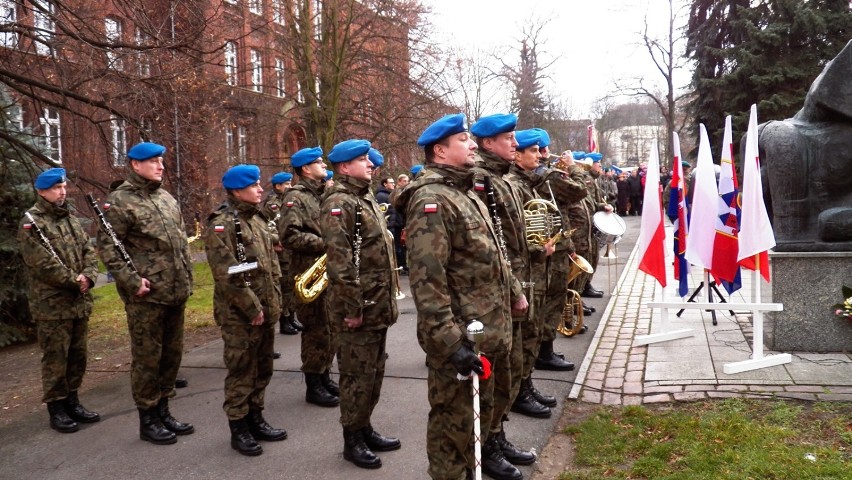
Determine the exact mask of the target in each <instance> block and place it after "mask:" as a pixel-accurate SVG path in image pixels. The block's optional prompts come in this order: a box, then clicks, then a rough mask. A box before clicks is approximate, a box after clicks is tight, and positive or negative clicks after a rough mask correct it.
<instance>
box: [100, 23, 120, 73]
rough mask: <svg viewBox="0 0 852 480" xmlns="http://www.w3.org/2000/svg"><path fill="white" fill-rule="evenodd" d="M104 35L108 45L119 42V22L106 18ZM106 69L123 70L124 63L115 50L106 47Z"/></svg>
mask: <svg viewBox="0 0 852 480" xmlns="http://www.w3.org/2000/svg"><path fill="white" fill-rule="evenodd" d="M104 33H105V34H106V39H107V42H108V43H111V44H115V43H119V42H121V35H122V26H121V21H120V20H118V19H117V18H112V17H106V18H105V19H104ZM106 56H107V68H112V69H114V70H123V69H124V62H123V61H122V59H121V57H120V53H119V51H118V49H117V48H114V47H106Z"/></svg>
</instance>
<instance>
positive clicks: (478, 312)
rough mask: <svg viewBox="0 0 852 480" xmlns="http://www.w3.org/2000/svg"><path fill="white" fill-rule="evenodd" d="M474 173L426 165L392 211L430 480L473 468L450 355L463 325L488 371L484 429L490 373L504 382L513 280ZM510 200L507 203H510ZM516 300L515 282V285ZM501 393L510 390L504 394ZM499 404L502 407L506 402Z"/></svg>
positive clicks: (465, 397)
mask: <svg viewBox="0 0 852 480" xmlns="http://www.w3.org/2000/svg"><path fill="white" fill-rule="evenodd" d="M473 177H474V175H473V173H472V172H470V171H467V170H462V169H458V168H453V167H449V166H443V165H430V166H429V168H428V169H424V170H422V171H421V173H420V175H419V176H418V177H417V178H416V179H415V180H414V181H412V182H411V184H409V186H408V187H406V189H405V190H403V191H402V192H401V193H400V195H399V197H398V198H397V202H396V205H395V206H396V207H397V208H399V210H400V211H402V212H405V218H406V221H407V223H406V226H405V228H406V231H407V232H408V236H407V245H408V258H409V269H410V270H409V272H410V273H409V274H410V279H411V292H412V294H413V295H414V302H415V304H416V305H417V339H418V341H419V343H420V347H421V348H422V349H423V351H424V352H426V364H427V365H428V367H429V377H428V386H429V404H430V405H431V410H430V412H429V423H428V428H427V434H426V442H427V443H426V445H427V446H426V453H427V455H428V457H429V475H430V476H431V477H432V478H434V479H459V478H464V475H465V467H467V466H470V467H472V466H473V460H474V459H473V447H472V444H471V442H472V432H473V409H472V403H471V397H470V388H471V387H470V383H469V382H460V381H458V379H457V378H456V370H455V368H454V367H453V365H452V364H451V363H450V361H449V358H450V356H452V354H453V353H455V352H456V350H458V349H459V348H460V346H461V344H462V343H463V342H467V340H466V325H467V324H468V323H469V322H471V321H472V320H475V319H478V320H480V321H481V322H482V323H483V324H484V326H485V329H484V337H483V339H482V341H481V342H480V343H479V348H480V350H481V351H482V353H483V355H484V356H485V357H487V358H488V359H489V360H490V361H491V362H492V365H493V366H494V370H493V373H492V377H491V378H489V379H488V380H481V381H480V395H481V399H480V401H481V421H482V428H483V431H484V432H487V428H488V425H490V424H491V419H492V416H496V417H497V418H498V423H499V418H500V417H502V413H503V412H502V411H498V410H496V405H495V396H496V395H497V392H495V391H494V389H495V383H496V380H495V378H494V376H495V375H497V376H499V375H502V376H503V377H504V379H503V380H502V382H503V384H507V383H508V378H507V377H508V375H509V365H508V363H507V362H508V352H509V350H510V349H511V342H512V326H511V321H510V320H509V319H510V318H511V305H510V295H511V294H512V292H511V288H512V287H511V286H512V283H513V277H512V275H511V272H510V269H509V265H508V264H507V263H506V262H505V260H504V259H503V257H502V255H501V253H500V250H499V247H498V246H497V237H496V233H495V231H494V229H493V227H492V224H491V218H490V215H489V213H488V209H487V207H486V206H485V203H483V202H482V201H481V200H480V199H479V197H477V196H476V194H475V193H474V192H473V191H471V188H472V187H473V185H474V182H473ZM509 203H511V201H510V202H509ZM514 295H515V296H519V295H520V285H518V284H517V282H515V292H514ZM503 395H504V396H507V395H508V392H505V393H503ZM502 401H503V403H504V404H505V403H508V398H504V399H503V400H502Z"/></svg>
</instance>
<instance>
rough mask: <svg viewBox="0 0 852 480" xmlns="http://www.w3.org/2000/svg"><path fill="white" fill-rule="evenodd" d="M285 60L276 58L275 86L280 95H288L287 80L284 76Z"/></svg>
mask: <svg viewBox="0 0 852 480" xmlns="http://www.w3.org/2000/svg"><path fill="white" fill-rule="evenodd" d="M284 73H285V72H284V60H281V59H280V58H276V59H275V88H276V89H277V94H278V96H279V97H282V98H283V97H285V96H287V82H286V81H285V80H286V79H285V78H284Z"/></svg>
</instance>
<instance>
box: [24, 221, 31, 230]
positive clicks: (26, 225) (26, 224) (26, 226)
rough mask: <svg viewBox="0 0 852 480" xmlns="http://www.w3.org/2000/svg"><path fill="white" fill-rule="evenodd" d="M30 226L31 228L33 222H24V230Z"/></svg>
mask: <svg viewBox="0 0 852 480" xmlns="http://www.w3.org/2000/svg"><path fill="white" fill-rule="evenodd" d="M31 228H33V224H32V223H25V224H24V230H29V229H31Z"/></svg>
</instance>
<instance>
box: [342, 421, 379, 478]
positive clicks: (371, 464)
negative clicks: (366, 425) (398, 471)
mask: <svg viewBox="0 0 852 480" xmlns="http://www.w3.org/2000/svg"><path fill="white" fill-rule="evenodd" d="M362 432H363V430H348V429H346V428H344V429H343V458H345V459H346V460H349V461H350V462H352V463H354V464H355V465H357V466H359V467H361V468H379V467H381V466H382V459H381V458H379V457H377V456H376V454H375V453H373V452H372V450H370V447H368V446H367V444H366V443H365V442H364V434H363V433H362Z"/></svg>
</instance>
